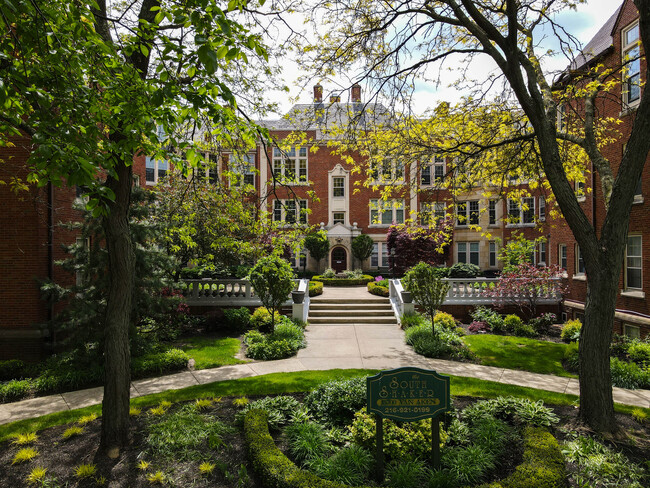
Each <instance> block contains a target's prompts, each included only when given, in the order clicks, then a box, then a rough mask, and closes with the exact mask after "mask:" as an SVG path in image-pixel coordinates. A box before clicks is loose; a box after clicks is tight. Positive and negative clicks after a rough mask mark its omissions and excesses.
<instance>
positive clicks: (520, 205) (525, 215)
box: [508, 197, 535, 225]
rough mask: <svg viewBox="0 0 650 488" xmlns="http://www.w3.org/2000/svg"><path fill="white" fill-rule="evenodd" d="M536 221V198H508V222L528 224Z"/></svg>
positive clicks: (510, 223) (511, 223)
mask: <svg viewBox="0 0 650 488" xmlns="http://www.w3.org/2000/svg"><path fill="white" fill-rule="evenodd" d="M534 223H535V199H534V198H533V197H526V198H522V199H521V200H519V201H518V200H512V199H508V224H509V225H527V224H534Z"/></svg>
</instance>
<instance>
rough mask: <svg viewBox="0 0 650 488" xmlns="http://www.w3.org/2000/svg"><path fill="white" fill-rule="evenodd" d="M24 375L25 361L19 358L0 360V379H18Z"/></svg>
mask: <svg viewBox="0 0 650 488" xmlns="http://www.w3.org/2000/svg"><path fill="white" fill-rule="evenodd" d="M24 377H25V363H24V362H22V361H21V360H20V359H7V360H6V361H0V381H9V380H19V379H22V378H24Z"/></svg>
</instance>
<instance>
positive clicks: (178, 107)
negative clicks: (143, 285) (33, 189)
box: [0, 0, 267, 457]
mask: <svg viewBox="0 0 650 488" xmlns="http://www.w3.org/2000/svg"><path fill="white" fill-rule="evenodd" d="M245 6H246V0H242V1H241V2H239V1H237V0H234V1H232V2H230V3H229V6H228V8H227V9H222V8H220V4H219V3H218V2H217V1H216V0H189V1H186V2H160V0H140V1H136V2H129V3H125V4H124V3H117V4H115V6H114V7H111V8H107V5H106V1H105V0H96V1H94V2H88V3H87V2H76V1H72V0H60V1H57V2H46V3H42V2H40V3H38V4H37V3H36V2H9V1H5V2H3V3H2V13H3V16H2V20H3V23H4V25H5V26H6V30H5V32H4V35H3V36H1V37H0V47H1V52H2V57H1V59H0V103H1V104H2V105H3V107H4V109H3V111H2V115H0V134H2V136H1V137H2V138H3V140H5V139H6V138H7V137H9V136H26V137H28V138H30V141H29V142H28V143H27V144H33V152H32V153H31V156H30V160H29V164H30V168H31V173H30V175H29V177H28V182H29V183H34V184H38V185H40V186H43V185H46V184H48V183H51V184H54V185H61V184H63V183H65V184H67V185H68V186H74V185H79V186H82V185H83V186H86V187H87V188H88V194H89V202H88V205H87V207H88V209H89V210H91V211H92V212H93V215H94V216H95V217H98V218H101V220H102V225H103V228H104V236H105V239H106V247H107V251H108V267H107V277H108V281H109V285H108V291H107V295H106V318H105V321H104V324H105V325H104V331H103V333H104V341H103V342H104V350H103V355H104V363H105V368H104V369H105V382H104V399H103V403H102V412H103V415H102V434H101V444H102V447H103V448H104V449H105V450H106V452H108V455H109V456H111V457H116V456H118V455H119V451H120V448H121V447H122V446H124V445H125V444H126V443H127V442H128V422H129V389H130V381H129V362H130V351H129V346H128V344H129V326H130V325H131V322H132V320H131V317H132V311H133V306H134V302H133V291H134V271H135V258H134V245H133V241H132V239H131V234H130V231H129V209H130V200H131V187H132V163H133V158H134V156H135V155H136V154H138V153H144V154H148V155H154V156H158V157H160V158H164V159H169V160H170V161H171V162H172V163H174V164H176V165H177V166H181V167H182V166H183V165H184V164H185V161H187V162H188V163H189V164H190V165H198V164H200V163H201V162H202V159H203V157H202V156H201V154H200V153H198V152H197V151H195V150H193V149H192V147H191V142H190V141H188V139H187V138H186V137H185V136H183V138H180V137H177V136H176V133H175V130H176V129H177V128H178V127H181V126H185V125H186V121H187V120H193V121H195V125H194V128H195V130H201V128H202V127H203V126H202V123H203V121H204V120H209V121H211V123H212V125H211V132H212V135H211V138H212V140H214V141H217V140H221V139H222V138H224V137H227V140H232V139H233V137H234V135H235V134H236V135H237V137H246V136H248V138H249V140H252V139H254V138H255V137H257V136H258V134H257V133H254V132H255V131H253V130H251V129H249V128H248V124H247V123H244V122H242V120H241V119H240V118H239V117H238V114H237V105H236V101H235V96H234V95H233V92H232V91H231V90H230V89H229V87H228V85H227V84H226V83H225V82H224V80H227V79H230V78H231V77H232V76H231V75H230V74H227V72H228V68H229V66H234V65H237V66H244V65H246V63H247V61H248V57H247V56H246V52H248V53H249V55H250V56H251V61H252V60H253V59H256V60H257V59H259V60H264V59H265V58H266V57H267V53H266V51H265V49H264V47H263V46H262V45H261V43H260V39H259V37H258V36H256V35H253V34H251V33H249V32H248V30H247V29H245V28H244V27H242V25H241V24H239V23H238V22H236V21H235V20H233V17H234V16H236V15H240V13H241V11H243V9H244V8H245ZM159 127H161V128H162V129H163V130H162V131H159V130H158V128H159ZM171 147H174V148H177V149H178V151H170V150H169V148H171Z"/></svg>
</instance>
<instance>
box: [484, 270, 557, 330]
mask: <svg viewBox="0 0 650 488" xmlns="http://www.w3.org/2000/svg"><path fill="white" fill-rule="evenodd" d="M564 291H565V287H564V286H563V285H562V270H561V269H560V268H559V267H558V266H556V265H554V264H553V265H551V266H539V267H538V266H533V265H532V264H530V263H528V262H523V263H520V264H517V265H511V266H510V268H509V269H508V270H506V271H504V272H503V273H502V274H501V277H500V279H499V281H497V283H496V284H495V286H494V288H491V289H487V290H485V295H486V296H489V297H492V298H494V304H495V305H496V306H497V307H505V306H506V305H508V304H510V305H516V306H517V307H519V309H520V310H521V312H522V313H523V314H524V315H527V316H528V318H534V317H537V305H538V303H539V302H540V300H543V299H546V298H549V299H555V298H557V297H561V296H562V294H563V293H564Z"/></svg>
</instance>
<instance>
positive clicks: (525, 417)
mask: <svg viewBox="0 0 650 488" xmlns="http://www.w3.org/2000/svg"><path fill="white" fill-rule="evenodd" d="M463 418H464V419H465V420H467V421H468V422H469V423H470V424H474V423H476V422H478V421H479V420H481V419H485V418H498V419H502V420H506V421H508V422H515V423H518V424H527V425H535V426H542V427H550V426H551V425H553V424H556V423H557V422H558V421H559V419H558V417H557V415H555V413H553V410H551V409H550V408H548V407H545V406H544V402H542V401H541V400H540V401H538V402H533V401H532V400H528V399H526V398H515V397H498V398H495V399H492V400H483V401H479V402H476V403H474V404H473V405H471V406H469V407H467V408H465V410H463Z"/></svg>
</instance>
